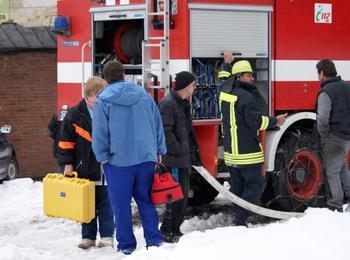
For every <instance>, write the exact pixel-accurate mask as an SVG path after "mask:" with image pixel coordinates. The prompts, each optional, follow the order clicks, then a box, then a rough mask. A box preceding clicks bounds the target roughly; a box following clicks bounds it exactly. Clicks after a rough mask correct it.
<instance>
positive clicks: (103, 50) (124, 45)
mask: <svg viewBox="0 0 350 260" xmlns="http://www.w3.org/2000/svg"><path fill="white" fill-rule="evenodd" d="M143 39H144V21H143V19H135V20H116V21H115V20H112V21H97V22H95V24H94V74H98V75H102V70H103V66H104V64H105V63H106V62H108V61H109V60H119V61H120V62H122V63H123V64H124V66H125V69H126V74H131V75H136V74H137V75H140V74H142V72H141V65H140V64H141V63H142V40H143Z"/></svg>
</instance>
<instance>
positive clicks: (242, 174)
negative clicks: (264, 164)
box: [229, 165, 264, 221]
mask: <svg viewBox="0 0 350 260" xmlns="http://www.w3.org/2000/svg"><path fill="white" fill-rule="evenodd" d="M229 170H230V177H231V178H230V185H231V189H230V190H231V192H232V193H233V194H235V195H237V196H239V197H240V198H242V199H244V200H246V201H248V202H251V203H254V204H258V203H259V201H260V196H261V194H262V189H263V184H264V181H263V176H262V174H261V165H258V166H252V167H242V168H236V167H229ZM233 216H234V217H235V220H236V221H246V220H247V218H248V217H249V216H250V213H249V211H247V210H245V209H243V208H241V207H239V206H237V205H234V206H233Z"/></svg>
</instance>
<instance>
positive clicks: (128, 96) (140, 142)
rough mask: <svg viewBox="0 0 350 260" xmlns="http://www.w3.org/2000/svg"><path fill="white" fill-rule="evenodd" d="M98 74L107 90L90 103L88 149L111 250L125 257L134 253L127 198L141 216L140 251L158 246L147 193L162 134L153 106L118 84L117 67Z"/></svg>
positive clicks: (137, 91) (140, 91)
mask: <svg viewBox="0 0 350 260" xmlns="http://www.w3.org/2000/svg"><path fill="white" fill-rule="evenodd" d="M103 74H104V77H105V79H106V81H107V82H108V84H109V86H108V88H107V89H106V90H105V91H103V92H102V93H101V94H100V95H99V97H98V99H97V101H96V103H95V108H94V116H93V122H92V127H93V136H92V140H93V142H92V147H93V151H94V153H95V156H96V159H97V161H99V162H101V163H102V166H103V169H104V171H105V175H106V180H107V184H108V193H109V196H110V200H111V203H112V207H113V210H114V216H115V222H116V238H117V241H118V246H117V250H118V251H120V252H122V253H123V254H131V253H132V252H133V251H134V250H135V248H136V239H135V236H134V234H133V227H132V212H131V199H132V198H134V199H135V201H136V203H137V206H138V210H139V213H140V216H141V220H142V225H143V229H144V237H145V240H146V246H147V247H149V246H159V245H161V243H162V242H163V237H162V234H161V233H160V231H159V229H158V224H159V217H158V214H157V212H156V210H155V207H154V205H153V203H152V201H151V198H150V190H151V187H152V182H153V174H154V170H155V164H156V162H157V161H161V155H163V154H166V147H165V137H164V130H163V124H162V120H161V117H160V114H159V111H158V108H157V105H156V104H155V102H154V101H153V100H152V98H151V96H150V95H149V94H147V92H146V91H145V90H144V89H143V88H141V87H139V86H137V85H135V84H133V83H129V82H126V81H124V68H123V65H122V64H121V63H120V62H118V61H110V62H108V63H106V65H105V67H104V69H103Z"/></svg>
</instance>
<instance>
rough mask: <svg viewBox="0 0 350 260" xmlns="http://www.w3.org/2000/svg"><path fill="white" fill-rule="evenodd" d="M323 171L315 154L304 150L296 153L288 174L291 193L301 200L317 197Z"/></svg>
mask: <svg viewBox="0 0 350 260" xmlns="http://www.w3.org/2000/svg"><path fill="white" fill-rule="evenodd" d="M321 169H322V168H321V163H320V161H319V159H318V157H317V155H316V154H315V153H314V152H312V151H308V150H302V151H299V152H297V153H295V154H294V156H293V157H292V159H291V160H290V162H289V164H288V167H287V172H286V180H287V186H288V190H289V191H290V193H291V194H292V195H293V196H294V197H295V198H297V199H299V200H307V199H311V198H313V197H314V196H316V194H317V192H318V188H319V186H320V184H321V176H322V170H321Z"/></svg>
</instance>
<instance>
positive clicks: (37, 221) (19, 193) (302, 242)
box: [0, 179, 350, 260]
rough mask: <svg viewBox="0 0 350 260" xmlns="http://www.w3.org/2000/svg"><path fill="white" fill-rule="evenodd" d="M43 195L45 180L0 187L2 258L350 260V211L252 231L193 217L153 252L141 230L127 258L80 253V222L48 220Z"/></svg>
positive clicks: (222, 219) (217, 218) (313, 214)
mask: <svg viewBox="0 0 350 260" xmlns="http://www.w3.org/2000/svg"><path fill="white" fill-rule="evenodd" d="M42 197H43V195H42V183H41V182H33V181H32V180H31V179H17V180H14V181H10V182H4V183H3V184H0V260H27V259H28V260H32V259H33V260H34V259H35V260H63V259H64V260H70V259H72V260H73V259H74V260H80V259H84V260H90V259H91V260H92V259H94V260H95V259H98V260H105V259H111V260H117V259H142V260H156V259H157V260H163V259H164V260H179V259H181V260H185V259H191V260H193V259H200V260H206V259H208V260H209V259H210V260H213V259H215V260H218V259H235V260H241V259H242V260H249V259H252V260H253V259H254V260H263V259H268V260H275V259H276V260H280V259H283V260H289V259H294V260H296V259H298V260H299V259H317V260H331V259H332V260H337V259H339V260H340V259H342V260H345V259H350V253H349V250H348V246H349V234H350V213H337V212H332V211H329V210H327V209H309V210H307V212H306V215H305V216H304V217H303V218H300V219H291V220H289V221H280V222H276V223H273V224H269V225H266V226H254V227H251V228H245V227H230V226H228V223H229V222H230V219H231V218H230V216H229V215H228V214H227V213H219V214H216V215H211V216H208V218H207V219H203V218H202V219H201V218H199V217H193V218H190V219H188V220H186V221H185V222H184V224H183V225H182V227H181V228H182V231H183V232H184V233H185V235H184V236H183V237H182V239H181V240H180V242H179V243H178V244H164V246H162V247H159V248H151V249H149V250H146V249H145V243H144V241H143V238H142V228H140V227H139V226H138V227H136V228H135V235H136V238H137V241H138V248H137V250H136V251H135V252H134V253H133V254H132V255H131V256H124V255H122V254H120V253H117V252H116V251H115V250H114V249H112V248H103V249H99V248H93V249H89V250H81V249H79V248H78V247H77V243H78V242H79V241H80V224H78V223H76V222H74V221H69V220H64V219H57V218H49V217H47V216H45V215H44V214H43V209H42V201H43V200H42ZM218 203H223V201H219V202H218Z"/></svg>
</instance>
